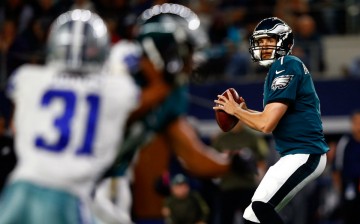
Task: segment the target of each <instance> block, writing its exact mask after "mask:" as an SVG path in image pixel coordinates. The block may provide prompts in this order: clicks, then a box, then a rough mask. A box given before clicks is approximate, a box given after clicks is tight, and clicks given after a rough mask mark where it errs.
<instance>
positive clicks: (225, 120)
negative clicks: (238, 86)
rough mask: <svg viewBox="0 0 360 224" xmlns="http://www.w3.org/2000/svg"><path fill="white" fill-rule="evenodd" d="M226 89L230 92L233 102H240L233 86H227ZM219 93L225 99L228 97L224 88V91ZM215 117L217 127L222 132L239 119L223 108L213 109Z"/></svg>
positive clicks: (230, 127)
mask: <svg viewBox="0 0 360 224" xmlns="http://www.w3.org/2000/svg"><path fill="white" fill-rule="evenodd" d="M228 90H230V93H231V95H232V97H233V98H234V100H235V102H237V103H241V99H240V96H239V94H238V93H237V92H236V90H235V89H234V88H229V89H228ZM221 95H223V96H225V97H226V98H227V99H229V97H228V94H227V90H225V92H223V93H222V94H221ZM215 118H216V122H217V123H218V125H219V127H220V128H221V130H223V131H224V132H228V131H230V130H231V129H232V128H233V127H234V126H235V125H236V124H237V123H238V121H239V119H238V118H237V117H235V116H233V115H230V114H228V113H226V112H225V111H223V110H215Z"/></svg>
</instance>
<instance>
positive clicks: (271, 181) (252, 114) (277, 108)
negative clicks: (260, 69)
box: [214, 17, 329, 224]
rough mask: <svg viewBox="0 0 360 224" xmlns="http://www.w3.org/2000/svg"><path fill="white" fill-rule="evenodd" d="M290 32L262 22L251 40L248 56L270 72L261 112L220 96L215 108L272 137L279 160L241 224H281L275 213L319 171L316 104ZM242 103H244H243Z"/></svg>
mask: <svg viewBox="0 0 360 224" xmlns="http://www.w3.org/2000/svg"><path fill="white" fill-rule="evenodd" d="M293 45H294V39H293V33H292V30H291V28H290V27H289V26H288V25H287V24H286V23H285V22H284V21H282V20H281V19H279V18H276V17H271V18H266V19H264V20H262V21H261V22H260V23H259V24H258V25H257V26H256V27H255V29H254V32H253V34H252V36H251V37H250V49H249V50H250V54H251V56H252V59H253V60H254V61H255V62H259V64H260V65H261V66H265V67H267V68H269V72H268V74H267V77H266V80H265V84H264V100H263V104H264V105H263V106H264V109H263V111H254V110H251V109H249V108H247V106H246V103H245V101H244V102H242V103H240V104H237V103H236V102H235V101H234V99H233V98H232V96H231V94H230V92H229V93H228V96H229V99H227V98H226V97H224V96H221V95H219V96H218V99H217V100H215V101H214V102H215V103H216V104H218V105H217V106H214V110H220V109H221V110H224V111H226V112H227V113H228V114H231V115H234V116H236V117H237V118H239V119H240V120H241V121H242V122H244V123H245V124H246V125H248V126H249V127H251V128H253V129H255V130H257V131H260V132H263V133H272V134H273V137H274V140H275V144H276V150H277V151H278V152H279V154H280V156H281V157H280V159H279V161H278V162H277V163H276V164H274V165H273V166H271V167H270V168H269V170H268V171H267V173H266V174H265V176H264V178H263V179H262V181H261V183H260V184H259V186H258V188H257V190H256V192H255V193H254V195H253V198H252V202H251V204H250V205H249V206H248V207H247V209H246V210H245V212H244V219H245V223H269V224H270V223H271V224H279V223H284V222H283V220H282V219H281V217H280V216H279V214H278V212H279V211H280V210H281V209H282V208H283V207H284V206H285V205H286V204H287V203H288V202H289V201H290V200H291V199H292V198H293V197H294V196H295V194H296V193H297V192H299V191H300V190H301V189H302V188H303V187H304V186H305V185H306V184H308V183H309V182H311V181H312V180H314V179H315V178H317V177H318V176H319V175H320V174H321V173H322V172H323V170H324V168H325V164H326V152H327V151H328V150H329V149H328V146H327V144H326V142H325V138H324V134H323V127H322V122H321V114H320V101H319V98H318V96H317V94H316V90H315V88H314V84H313V81H312V77H311V74H310V72H309V71H308V70H307V68H306V67H305V65H304V64H303V62H302V61H301V60H300V59H299V58H297V57H295V56H293V55H291V49H292V47H293ZM243 100H244V99H243Z"/></svg>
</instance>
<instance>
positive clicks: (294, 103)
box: [263, 55, 329, 156]
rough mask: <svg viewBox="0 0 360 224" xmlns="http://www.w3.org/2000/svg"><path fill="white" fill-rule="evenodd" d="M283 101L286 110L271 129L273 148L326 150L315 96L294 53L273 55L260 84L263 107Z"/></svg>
mask: <svg viewBox="0 0 360 224" xmlns="http://www.w3.org/2000/svg"><path fill="white" fill-rule="evenodd" d="M272 102H286V103H288V105H289V108H288V110H287V111H286V113H285V114H284V116H283V117H282V118H281V120H280V122H279V123H278V125H277V127H276V128H275V130H274V131H273V136H274V139H275V143H276V150H277V151H278V152H279V153H280V154H281V156H284V155H288V154H298V153H306V154H322V153H325V152H327V151H328V150H329V149H328V146H327V144H326V142H325V138H324V134H323V127H322V121H321V113H320V100H319V98H318V96H317V93H316V90H315V87H314V84H313V81H312V78H311V74H310V72H309V71H308V69H307V68H306V66H305V65H304V64H303V63H302V62H301V61H300V59H299V58H297V57H295V56H291V55H288V56H284V57H281V58H279V59H277V60H276V61H275V62H274V63H273V64H272V66H271V67H270V70H269V73H268V75H267V77H266V80H265V84H264V102H263V103H264V107H265V105H267V104H269V103H272Z"/></svg>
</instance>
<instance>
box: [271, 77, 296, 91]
mask: <svg viewBox="0 0 360 224" xmlns="http://www.w3.org/2000/svg"><path fill="white" fill-rule="evenodd" d="M293 77H294V76H293V75H281V76H279V77H276V78H275V79H274V81H273V82H272V84H271V89H272V90H276V89H285V88H286V87H288V85H289V83H290V81H291V80H292V78H293Z"/></svg>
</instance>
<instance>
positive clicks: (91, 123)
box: [35, 90, 99, 155]
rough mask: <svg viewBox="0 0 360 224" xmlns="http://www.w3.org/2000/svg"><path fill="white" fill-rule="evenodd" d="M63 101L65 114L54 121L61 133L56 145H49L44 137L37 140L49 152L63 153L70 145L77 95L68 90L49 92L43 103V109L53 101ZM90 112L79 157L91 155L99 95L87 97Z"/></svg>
mask: <svg viewBox="0 0 360 224" xmlns="http://www.w3.org/2000/svg"><path fill="white" fill-rule="evenodd" d="M55 99H58V100H62V101H63V103H64V108H65V109H64V112H63V113H62V114H61V115H60V116H58V117H56V118H55V119H54V122H53V125H54V127H55V128H56V129H57V130H58V132H59V137H58V139H57V141H55V143H51V144H50V143H47V142H46V140H45V138H44V137H43V136H38V137H36V139H35V145H36V146H37V147H38V148H40V149H44V150H47V151H52V152H61V151H63V150H64V149H65V148H66V146H67V145H68V143H69V140H70V137H71V123H72V120H73V117H74V112H75V107H76V100H77V98H76V95H75V93H74V92H72V91H67V90H49V91H47V92H46V93H45V94H44V96H43V98H42V101H41V106H42V107H48V106H49V105H50V104H51V102H53V100H55ZM86 100H87V103H88V106H89V111H88V117H87V123H86V129H85V130H86V131H85V133H84V139H83V143H82V144H81V146H80V147H79V148H78V149H77V151H76V154H78V155H90V154H91V149H92V143H93V139H94V135H95V129H96V123H97V118H98V114H99V97H98V96H97V95H88V96H87V97H86Z"/></svg>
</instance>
